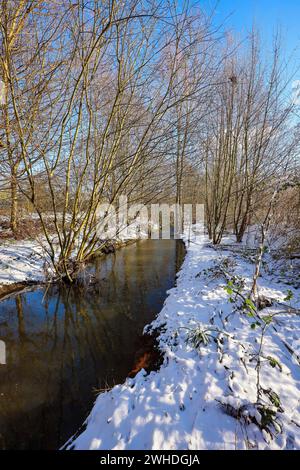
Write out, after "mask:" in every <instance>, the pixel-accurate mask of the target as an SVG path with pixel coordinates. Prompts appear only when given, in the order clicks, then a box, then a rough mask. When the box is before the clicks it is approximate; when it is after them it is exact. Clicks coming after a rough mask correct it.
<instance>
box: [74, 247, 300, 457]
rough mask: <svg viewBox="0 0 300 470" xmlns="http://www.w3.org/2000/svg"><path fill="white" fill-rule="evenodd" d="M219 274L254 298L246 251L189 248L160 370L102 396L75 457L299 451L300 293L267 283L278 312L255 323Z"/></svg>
mask: <svg viewBox="0 0 300 470" xmlns="http://www.w3.org/2000/svg"><path fill="white" fill-rule="evenodd" d="M220 267H221V268H222V267H223V268H224V270H225V268H226V273H230V275H232V279H234V281H233V282H234V283H237V282H239V283H240V285H241V286H242V288H241V292H243V291H244V290H245V291H247V288H248V287H249V284H250V279H251V275H252V273H253V264H252V263H251V260H250V259H249V257H248V255H247V253H246V252H245V253H243V252H241V250H234V251H232V252H231V251H228V249H227V250H226V251H225V250H222V249H218V250H214V249H213V248H211V247H209V246H206V245H203V244H201V243H199V244H196V243H192V244H191V245H190V246H189V247H188V250H187V255H186V259H185V261H184V264H183V267H182V269H181V271H180V273H179V275H178V280H177V286H176V287H175V288H173V289H171V290H170V291H169V293H168V294H169V295H168V298H167V299H166V302H165V305H164V307H163V309H162V311H161V312H160V314H159V315H158V318H157V319H156V321H155V322H154V323H153V324H152V325H151V328H156V327H160V328H161V334H160V337H159V346H160V348H161V350H162V351H163V353H164V363H163V365H162V367H161V369H160V370H159V371H158V372H152V373H150V374H149V375H146V374H145V372H144V371H143V370H142V371H140V372H139V373H138V374H137V375H136V377H135V378H133V379H127V381H126V382H125V384H123V385H118V386H115V387H114V388H113V389H112V390H111V391H109V392H106V393H104V394H101V395H99V397H98V398H97V400H96V403H95V405H94V407H93V409H92V412H91V413H90V416H89V417H88V419H87V422H86V429H85V430H84V431H83V432H82V434H80V435H79V436H78V437H77V438H76V439H75V440H74V441H73V442H72V440H70V441H69V444H68V448H75V449H156V450H158V449H253V448H254V449H299V448H300V407H299V398H300V397H299V386H300V368H299V357H297V348H298V351H299V343H298V339H299V337H300V317H299V315H298V311H297V310H293V309H292V308H290V309H289V308H288V306H289V304H290V303H292V305H293V306H297V305H298V306H299V292H298V293H297V292H296V291H295V290H293V288H291V287H290V290H288V286H286V285H284V284H279V283H277V282H275V281H276V279H274V276H273V278H271V277H270V276H267V275H265V276H264V277H262V278H260V280H259V291H260V294H263V295H265V296H266V297H268V298H272V299H273V305H272V306H269V307H267V308H264V309H263V310H261V311H260V312H259V314H256V313H255V315H254V314H252V313H251V309H252V307H251V305H248V307H249V309H248V311H245V310H243V309H242V308H241V305H240V303H239V297H238V296H236V295H235V294H234V293H233V292H232V289H231V287H230V285H231V284H228V280H226V278H224V276H223V274H222V273H223V271H222V269H221V270H220V269H219V268H220ZM237 280H238V281H237ZM277 300H278V301H280V302H281V304H280V303H277ZM257 315H259V316H257ZM292 351H295V354H292Z"/></svg>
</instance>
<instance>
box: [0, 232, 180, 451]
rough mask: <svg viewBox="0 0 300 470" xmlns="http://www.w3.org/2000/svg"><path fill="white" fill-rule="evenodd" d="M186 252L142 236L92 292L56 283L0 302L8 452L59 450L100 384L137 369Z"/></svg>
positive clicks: (104, 268)
mask: <svg viewBox="0 0 300 470" xmlns="http://www.w3.org/2000/svg"><path fill="white" fill-rule="evenodd" d="M183 256H184V248H183V245H182V243H181V242H179V241H175V240H153V241H151V240H145V241H141V242H138V243H137V244H136V245H131V246H128V247H126V248H124V249H122V250H120V251H119V252H117V253H116V254H115V255H109V256H108V257H107V258H105V259H104V260H103V259H102V260H99V261H98V262H97V263H96V264H95V266H94V268H93V269H94V271H93V274H94V276H95V278H96V279H97V281H99V280H100V282H97V283H95V284H94V285H91V286H90V287H89V289H88V290H84V289H79V288H78V287H76V288H68V289H66V288H61V287H58V286H52V287H51V288H50V289H48V290H45V289H38V290H34V291H31V292H26V293H23V294H20V295H16V296H15V297H12V298H10V299H7V300H5V301H3V302H1V303H0V339H2V340H4V341H5V342H6V349H7V365H5V366H4V365H0V448H1V449H27V448H30V449H40V448H42V449H49V448H50V449H51V448H52V449H53V448H58V447H59V446H60V445H62V444H63V443H64V442H65V441H66V439H67V438H68V437H70V435H72V434H73V433H74V432H75V431H76V430H77V429H78V427H79V426H80V425H81V423H82V422H83V420H84V419H85V417H86V416H87V414H88V413H89V411H90V409H91V406H92V403H93V401H94V400H95V396H96V395H95V389H104V388H106V387H107V386H110V385H112V384H113V383H120V382H122V381H123V380H124V379H125V377H126V376H127V375H128V372H129V371H130V370H131V369H132V367H133V362H134V356H135V351H136V349H137V343H138V340H139V338H140V335H141V334H142V331H143V328H144V326H145V324H147V323H149V322H151V321H152V319H153V318H154V317H155V315H156V314H157V312H158V311H159V310H160V309H161V307H162V304H163V301H164V299H165V297H166V290H167V289H169V288H170V287H172V286H173V285H174V279H175V274H176V271H177V270H178V269H179V267H180V264H181V263H182V260H183Z"/></svg>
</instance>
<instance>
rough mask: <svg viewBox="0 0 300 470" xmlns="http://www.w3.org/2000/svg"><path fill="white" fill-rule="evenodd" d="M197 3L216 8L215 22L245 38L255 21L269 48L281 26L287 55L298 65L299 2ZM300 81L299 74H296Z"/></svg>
mask: <svg viewBox="0 0 300 470" xmlns="http://www.w3.org/2000/svg"><path fill="white" fill-rule="evenodd" d="M199 4H200V5H201V4H202V5H206V6H210V7H213V6H214V5H216V14H215V23H216V24H218V23H222V22H224V21H226V26H227V28H228V27H229V28H231V29H232V30H233V31H235V32H237V33H238V34H239V35H240V37H241V38H242V37H244V36H245V35H246V33H247V31H249V29H251V25H252V23H253V22H254V23H255V24H256V26H257V28H258V29H259V30H260V32H261V36H262V43H263V44H264V45H265V46H266V47H267V48H269V47H270V45H271V43H272V36H273V32H274V30H276V28H277V27H280V29H281V33H282V38H283V45H284V47H285V50H286V51H287V56H290V55H291V54H293V55H294V60H295V65H296V64H297V65H299V63H300V0H285V1H284V0H219V1H218V2H217V1H214V0H200V2H199ZM297 75H298V77H297V78H300V74H299V73H298V74H297Z"/></svg>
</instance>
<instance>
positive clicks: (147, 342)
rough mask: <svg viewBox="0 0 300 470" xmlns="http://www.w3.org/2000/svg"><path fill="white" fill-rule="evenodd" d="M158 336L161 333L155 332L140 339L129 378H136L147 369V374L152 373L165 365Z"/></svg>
mask: <svg viewBox="0 0 300 470" xmlns="http://www.w3.org/2000/svg"><path fill="white" fill-rule="evenodd" d="M158 334H159V332H158V331H155V332H154V333H153V334H152V335H150V334H145V335H143V336H141V337H140V338H139V344H138V349H137V352H136V354H135V360H134V364H133V368H132V370H131V371H130V372H129V374H128V377H134V376H135V375H136V374H137V373H138V372H139V371H140V370H141V369H145V371H146V372H147V373H150V372H151V371H157V370H158V369H159V368H160V366H161V365H162V363H163V354H162V352H161V351H160V350H159V349H158V343H157V337H158Z"/></svg>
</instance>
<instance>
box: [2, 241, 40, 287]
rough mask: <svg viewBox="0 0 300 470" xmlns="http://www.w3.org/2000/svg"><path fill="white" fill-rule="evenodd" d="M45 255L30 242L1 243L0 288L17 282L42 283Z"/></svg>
mask: <svg viewBox="0 0 300 470" xmlns="http://www.w3.org/2000/svg"><path fill="white" fill-rule="evenodd" d="M46 259H47V258H46V254H45V251H44V250H43V248H42V246H41V245H40V244H39V243H38V242H36V241H31V240H22V241H21V242H11V241H10V242H5V243H3V242H1V245H0V286H1V285H8V284H13V283H17V282H28V281H37V282H39V281H44V280H45V269H44V268H45V260H46Z"/></svg>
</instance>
